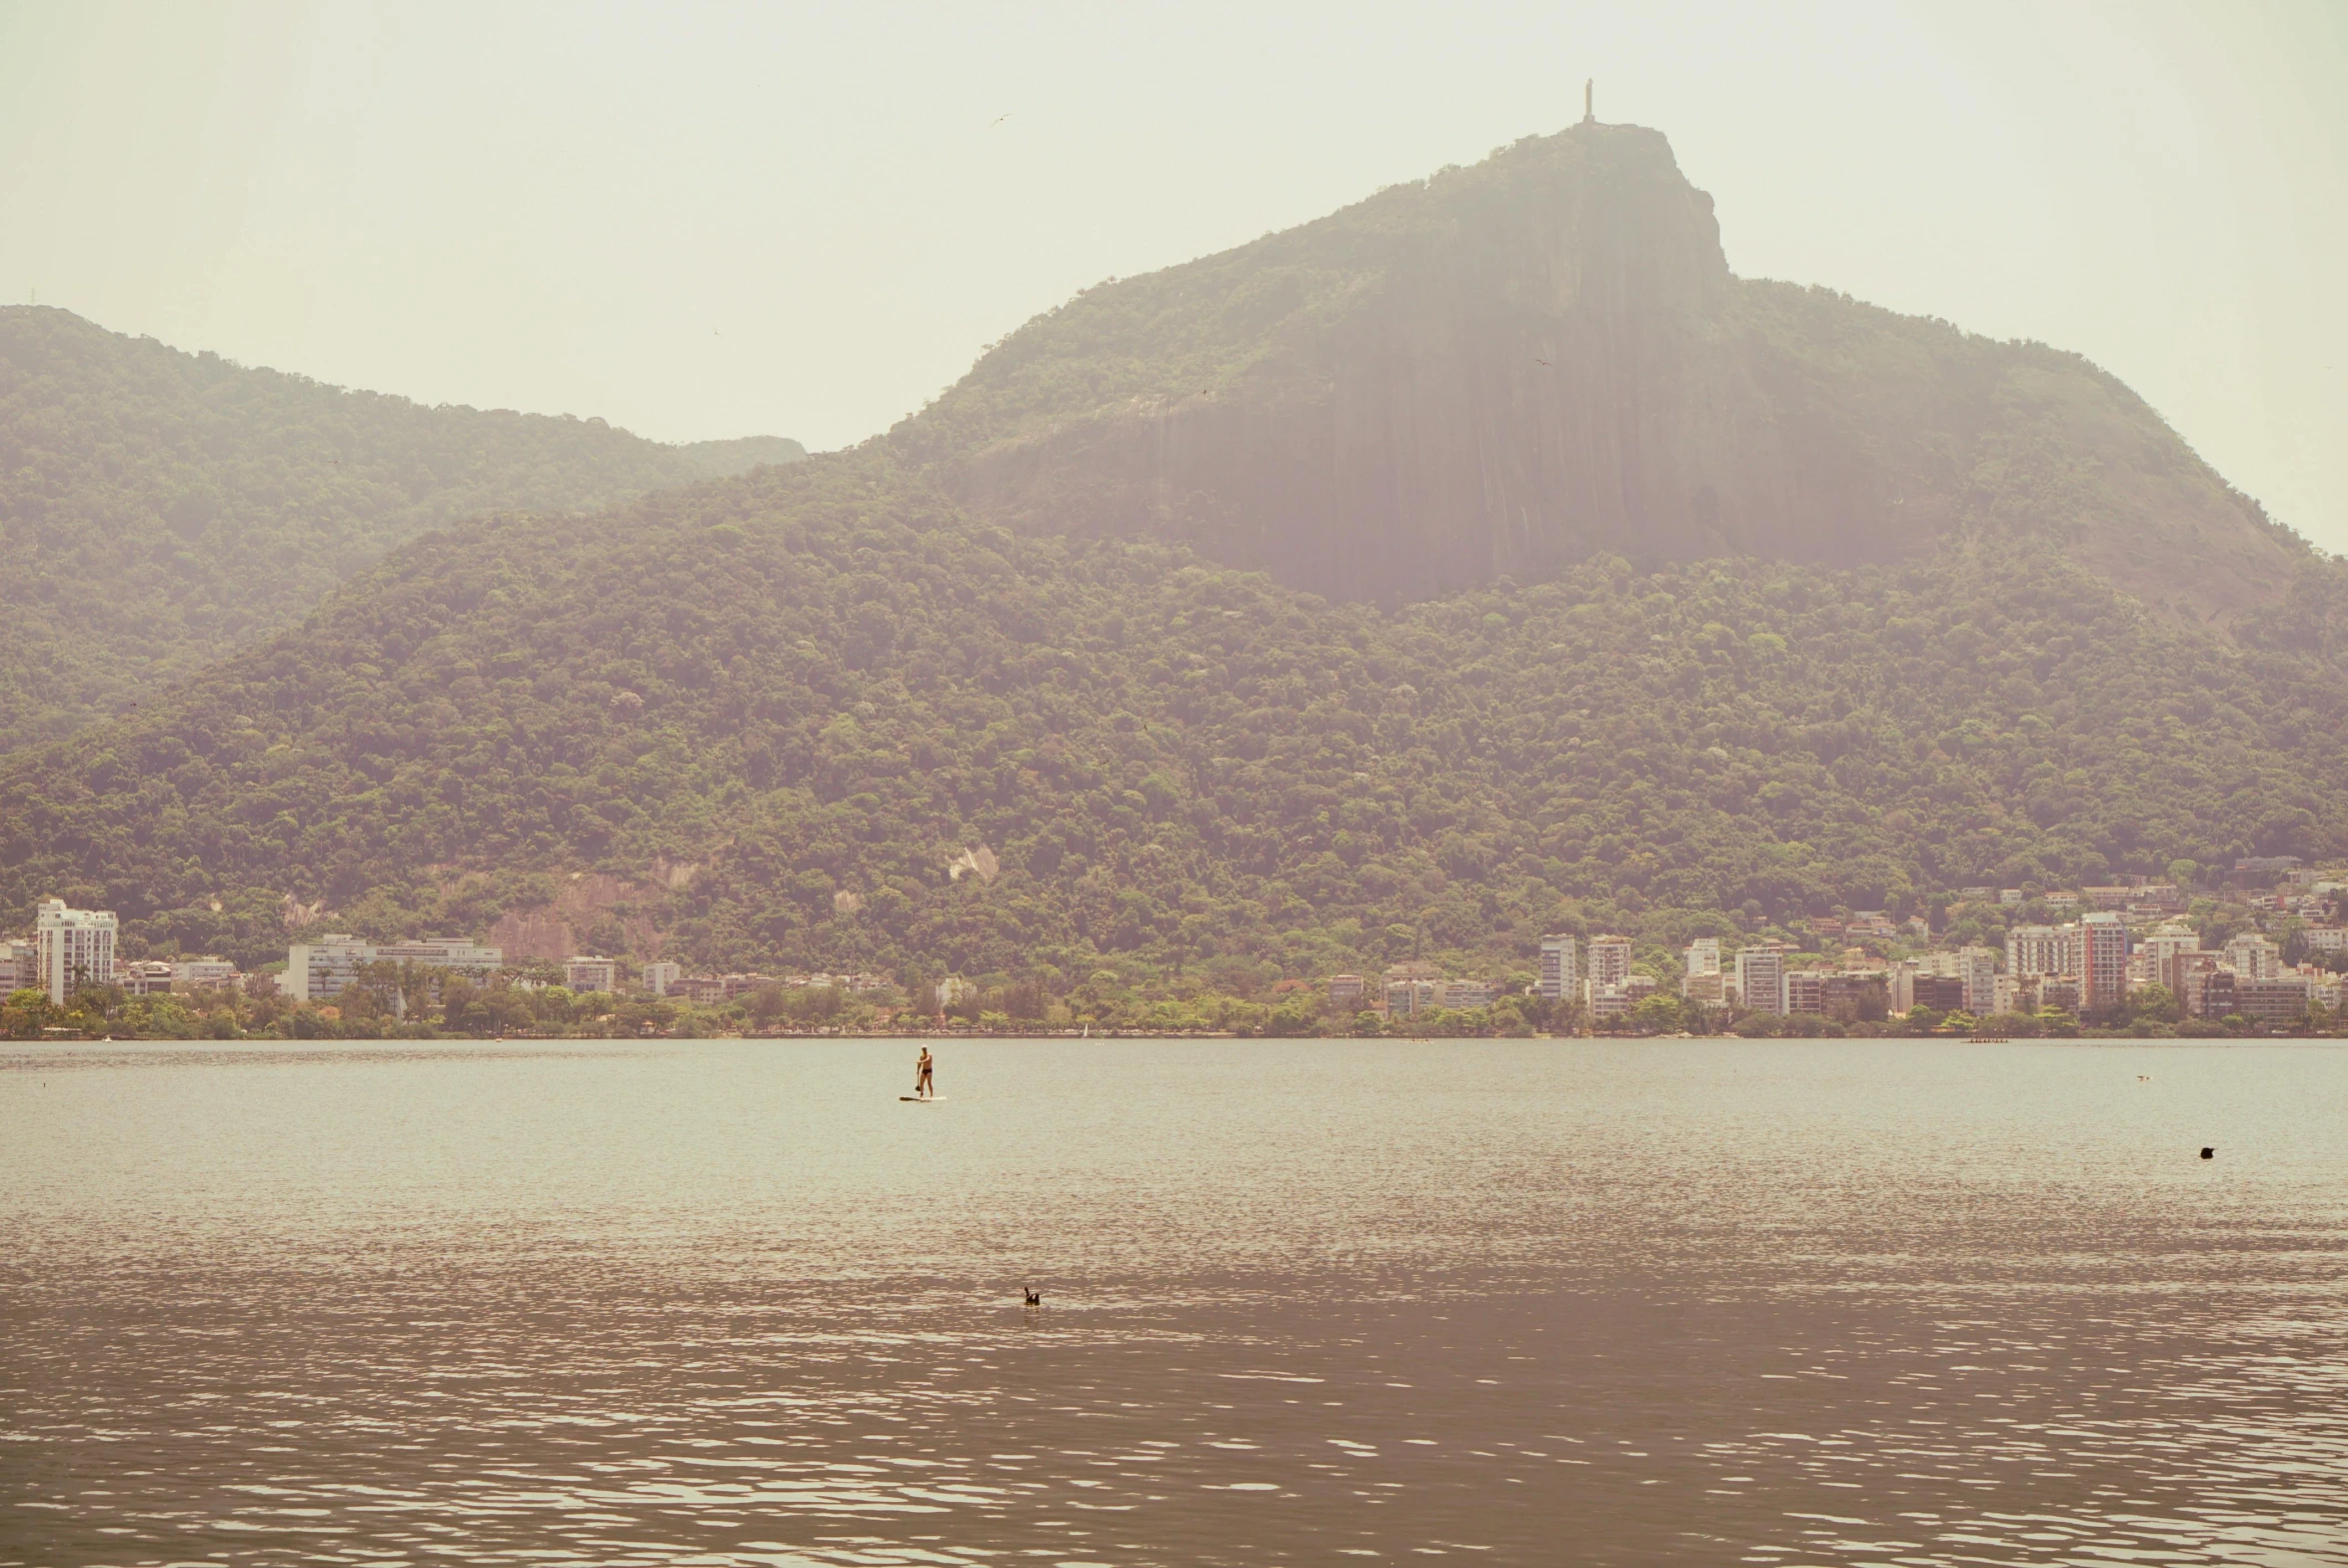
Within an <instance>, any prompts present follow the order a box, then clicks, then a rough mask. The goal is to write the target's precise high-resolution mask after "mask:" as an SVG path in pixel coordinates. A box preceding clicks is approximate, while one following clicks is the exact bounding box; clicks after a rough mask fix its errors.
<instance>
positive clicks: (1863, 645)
mask: <svg viewBox="0 0 2348 1568" xmlns="http://www.w3.org/2000/svg"><path fill="white" fill-rule="evenodd" d="M2344 751H2348V689H2344V688H2343V685H2342V683H2341V682H2340V680H2339V679H2338V676H2337V674H2336V672H2335V671H2334V670H2333V669H2332V667H2331V666H2330V665H2329V664H2328V663H2327V662H2325V661H2324V660H2322V659H2319V658H2317V657H2314V656H2311V655H2304V654H2297V653H2290V652H2262V651H2258V650H2255V649H2253V650H2251V651H2249V652H2247V653H2245V652H2240V651H2236V650H2231V649H2226V648H2223V647H2221V646H2220V645H2218V644H2216V643H2215V642H2213V641H2212V640H2210V639H2208V638H2207V637H2205V636H2201V635H2197V634H2192V633H2187V632H2179V631H2177V630H2174V629H2171V628H2167V627H2164V626H2163V625H2161V624H2160V623H2158V622H2157V621H2156V620H2155V619H2153V618H2151V617H2148V616H2147V615H2145V614H2144V612H2143V611H2142V610H2141V608H2140V607H2139V606H2137V605H2136V604H2134V603H2133V602H2132V601H2130V600H2129V599H2127V598H2126V597H2124V596H2121V595H2119V594H2117V593H2115V592H2113V591H2111V590H2110V589H2108V588H2105V587H2103V586H2101V585H2099V584H2097V583H2095V582H2094V581H2093V580H2092V579H2091V578H2089V577H2088V576H2087V575H2086V574H2085V573H2084V572H2082V571H2081V570H2080V569H2078V568H2077V567H2075V566H2073V565H2071V564H2069V563H2068V562H2067V561H2065V560H2064V559H2063V558H2062V557H2061V556H2060V555H2059V554H2058V553H2056V552H2054V551H2053V550H2051V549H2048V548H2045V547H2040V546H2032V545H2027V544H2020V543H2015V542H2012V541H1998V542H1991V543H1987V544H1982V545H1979V546H1977V547H1974V548H1971V549H1967V550H1962V551H1958V550H1950V551H1946V552H1943V553H1941V554H1939V555H1936V556H1934V557H1932V558H1929V559H1926V560H1922V561H1916V562H1910V563H1906V564H1902V565H1899V566H1894V567H1863V568H1857V569H1853V570H1848V571H1825V570H1818V569H1810V568H1792V567H1786V566H1783V565H1778V566H1770V565H1766V564H1763V563H1758V562H1754V561H1751V560H1723V561H1715V562H1706V563H1698V564H1693V565H1689V566H1683V567H1679V566H1675V567H1665V568H1662V569H1659V570H1656V571H1653V572H1646V573H1641V572H1636V571H1633V570H1631V568H1630V567H1629V566H1628V564H1627V563H1624V562H1622V561H1619V560H1615V559H1604V560H1600V561H1596V562H1593V563H1591V564H1590V565H1589V566H1588V568H1587V569H1585V570H1583V571H1581V572H1578V573H1576V574H1574V575H1573V576H1572V577H1570V578H1569V579H1567V580H1564V581H1560V582H1556V583H1550V584H1542V585H1532V586H1518V585H1495V586H1491V587H1488V588H1484V589H1481V590H1476V591H1472V592H1468V593H1465V594H1461V595H1458V596H1454V597H1452V598H1448V599H1445V600H1443V601H1439V602H1430V603H1424V604H1420V605H1417V606H1414V607H1411V608H1409V609H1407V610H1405V611H1401V612H1395V613H1387V612H1382V611H1379V610H1376V609H1374V608H1371V607H1366V606H1360V605H1332V604H1330V603H1328V602H1326V601H1323V600H1320V599H1318V598H1315V597H1313V596H1310V595H1304V594H1300V593H1297V592H1295V591H1292V590H1289V589H1285V588H1282V587H1280V586H1278V585H1277V584H1275V583H1273V582H1271V581H1270V580H1268V579H1266V578H1264V577H1262V576H1259V575H1250V574H1242V573H1237V572H1233V571H1230V570H1227V569H1222V568H1217V567H1214V566H1211V565H1208V564H1205V563H1203V562H1201V561H1199V560H1198V559H1197V558H1195V557H1194V556H1192V555H1191V554H1190V553H1188V552H1187V551H1185V550H1183V549H1182V548H1180V547H1177V546H1172V545H1167V544H1163V543H1159V542H1154V541H1139V542H1136V541H1115V540H1110V541H1103V540H1071V539H1065V538H1052V537H1039V536H1031V535H1022V534H1019V533H1016V532H1014V531H1009V530H1005V529H1002V528H1000V527H997V526H995V525H992V524H990V523H988V522H987V521H986V520H984V519H979V518H973V517H971V516H970V515H968V514H966V513H964V512H963V511H962V510H961V509H959V508H957V507H956V506H955V505H954V504H953V503H951V502H950V501H949V500H947V499H946V498H945V497H943V496H942V495H940V494H939V493H937V492H936V491H935V490H934V489H932V488H930V487H928V486H927V485H926V484H924V483H923V482H922V481H921V479H920V478H919V476H918V475H914V474H910V473H908V472H906V471H905V470H904V469H902V468H901V467H899V466H898V465H896V464H895V463H894V462H893V461H892V460H890V459H889V458H888V457H887V456H886V454H884V453H878V452H867V453H864V454H857V455H843V456H836V457H831V458H821V459H816V460H813V461H811V462H808V463H803V464H798V465H794V466H792V467H790V468H788V469H769V470H762V471H760V472H759V473H757V474H754V475H749V476H745V477H743V478H740V479H736V480H731V481H726V482H721V483H715V484H710V485H705V486H701V487H697V488H694V489H690V490H684V491H676V492H666V493H663V494H660V495H657V496H653V497H649V498H646V499H645V500H643V501H640V502H638V503H635V504H634V505H632V506H629V507H625V508H621V509H619V510H617V511H614V512H612V513H609V514H605V515H602V516H598V517H595V518H590V519H584V520H577V519H565V520H547V519H531V518H515V519H502V520H499V521H497V522H496V523H495V524H493V525H491V526H486V527H478V528H469V529H465V530H460V531H454V532H450V533H444V534H436V535H433V536H430V537H428V538H426V539H423V540H420V541H418V542H416V543H415V544H412V545H410V546H408V547H406V548H405V549H403V550H401V551H400V552H398V553H397V554H396V555H395V556H393V557H392V558H391V559H390V560H388V561H387V562H385V563H384V564H382V565H381V566H378V567H377V568H375V569H373V570H372V571H370V572H369V573H367V574H365V575H364V576H363V577H362V578H361V579H360V580H359V581H357V582H355V583H353V584H352V585H350V586H349V587H347V588H346V589H344V590H343V591H341V592H340V593H338V594H337V595H336V596H334V597H333V598H332V599H330V600H329V601H328V602H327V603H326V605H325V606H323V607H322V608H321V609H320V610H319V612H318V613H317V614H316V615H315V616H313V617H312V618H311V620H310V621H309V622H308V623H307V624H306V625H305V626H303V627H302V628H300V629H298V630H296V631H293V632H290V633H287V634H285V635H283V636H281V637H280V638H278V639H277V640H276V641H275V642H273V643H272V644H270V645H268V646H266V647H262V648H257V649H254V650H251V651H248V652H246V653H243V654H240V655H238V656H236V657H235V658H234V659H232V660H231V661H230V662H229V663H228V664H226V665H225V666H223V667H222V668H220V669H219V670H217V671H214V672H212V673H210V674H209V675H208V676H206V677H205V678H204V679H203V680H202V681H200V682H198V683H196V684H194V685H193V686H191V687H189V688H187V689H185V690H183V691H180V692H177V693H174V694H172V695H170V696H168V697H167V698H165V699H164V700H162V701H160V702H158V703H156V704H153V705H151V706H150V707H149V708H148V709H146V710H144V711H142V712H140V713H138V714H135V715H132V716H129V717H127V718H125V719H122V720H118V721H115V722H113V723H111V724H109V725H107V726H105V727H103V728H102V729H100V730H97V731H95V732H93V733H91V734H89V735H87V736H85V737H79V738H76V739H75V740H74V741H72V742H70V743H66V744H63V745H58V746H53V747H50V748H47V749H45V750H43V751H40V752H38V753H33V754H27V755H25V756H22V757H19V758H18V759H15V760H14V761H13V762H12V763H11V764H10V765H9V766H8V767H7V769H6V770H5V771H4V772H0V802H5V804H4V806H0V843H4V844H5V845H6V854H7V859H8V863H7V865H6V866H5V868H4V871H0V901H6V902H8V903H10V904H12V905H14V906H18V907H23V906H25V905H26V904H27V902H28V900H30V899H32V898H34V897H36V896H38V895H40V894H42V893H46V892H51V891H61V892H64V893H66V894H67V895H68V896H70V897H74V898H77V899H83V900H88V901H90V902H95V903H101V904H105V905H108V906H112V907H116V908H119V909H121V910H123V911H124V913H125V914H126V915H127V916H129V917H130V918H131V921H132V928H133V930H134V932H135V933H136V934H138V935H139V936H140V937H141V938H142V939H150V938H151V939H159V940H160V939H168V940H172V941H177V942H180V943H182V944H183V945H185V946H187V947H190V948H207V949H213V950H218V949H220V948H222V947H224V946H225V947H229V948H232V949H234V950H236V951H238V952H239V955H241V956H245V957H247V958H248V959H251V958H259V957H263V956H266V955H268V954H269V953H271V952H273V951H274V950H275V949H276V948H277V947H279V946H280V945H282V942H283V941H284V939H285V933H284V930H283V928H282V926H281V925H280V923H279V921H278V919H277V909H278V905H279V899H280V897H281V895H290V896H291V897H292V898H294V899H297V900H299V901H301V902H303V903H306V904H310V903H320V902H323V903H324V904H325V905H326V906H327V908H329V909H330V910H333V911H335V918H334V919H333V921H332V924H333V927H334V928H337V929H340V928H345V927H355V928H360V929H368V928H374V929H379V930H382V931H384V932H386V933H389V932H392V931H395V930H414V929H418V928H422V927H424V926H428V925H435V924H439V923H442V922H444V921H446V922H449V923H464V924H468V925H471V926H474V927H476V928H478V927H479V926H480V925H481V924H483V923H485V922H486V921H487V919H488V918H489V917H491V916H492V915H494V914H495V913H496V912H497V910H498V909H499V908H500V907H501V906H511V905H513V904H516V903H519V902H527V901H530V900H534V899H538V898H542V897H544V896H546V893H547V891H548V888H549V886H550V885H551V884H550V882H549V880H548V878H550V877H552V878H559V877H562V876H564V875H565V874H567V873H569V872H573V871H580V870H589V869H597V870H604V871H608V872H611V873H613V874H614V875H616V876H618V877H621V878H625V879H627V880H628V881H630V882H631V883H633V884H634V885H635V887H636V889H637V892H636V894H635V900H634V901H633V902H632V903H631V904H629V905H628V907H626V908H625V909H624V910H622V911H621V912H622V913H623V914H624V915H625V916H626V922H627V928H628V929H629V930H630V932H631V933H632V934H633V936H634V938H635V939H636V940H637V942H638V944H639V946H640V948H645V947H648V946H649V945H650V944H651V943H653V942H656V941H657V942H660V943H662V944H665V947H666V950H668V951H671V952H679V951H682V952H684V953H687V954H689V955H691V956H692V957H693V958H694V959H696V960H698V961H701V962H706V963H711V964H720V965H727V966H742V965H760V966H765V967H770V968H772V967H777V966H782V965H789V964H808V965H816V966H826V967H832V966H851V965H853V966H865V965H899V964H906V965H917V966H918V965H921V964H925V963H929V964H938V965H944V966H950V967H953V968H957V969H962V970H965V971H979V970H987V969H1003V970H1017V969H1022V968H1027V967H1032V966H1037V965H1042V966H1045V967H1047V968H1048V969H1050V970H1052V971H1055V972H1057V973H1059V974H1060V975H1062V976H1063V977H1066V976H1069V975H1078V976H1081V975H1082V974H1083V973H1084V972H1087V966H1088V965H1092V964H1095V963H1100V962H1108V963H1119V962H1134V961H1147V962H1149V963H1156V964H1171V963H1175V962H1179V963H1183V964H1189V965H1196V964H1201V963H1205V964H1210V965H1211V964H1215V963H1220V964H1225V965H1236V966H1239V967H1240V968H1250V967H1251V968H1252V970H1254V971H1257V972H1260V971H1263V970H1266V969H1267V968H1268V969H1284V970H1285V971H1287V972H1291V973H1317V972H1325V971H1327V970H1329V969H1332V968H1344V967H1359V966H1361V965H1375V964H1377V963H1379V962H1382V961H1385V960H1387V959H1390V958H1392V957H1396V956H1402V955H1407V954H1409V953H1411V952H1416V951H1425V952H1430V953H1431V952H1436V951H1456V952H1462V953H1482V954H1487V955H1496V956H1502V957H1508V956H1516V955H1521V954H1522V953H1524V952H1525V951H1527V950H1529V944H1530V943H1531V941H1532V938H1533V937H1534V936H1535V935H1537V933H1538V932H1539V931H1540V930H1541V929H1543V928H1546V927H1548V926H1549V925H1551V924H1552V923H1553V922H1556V921H1559V920H1565V919H1596V920H1603V921H1607V922H1612V921H1615V920H1621V921H1624V922H1630V923H1634V924H1637V925H1639V926H1640V927H1641V928H1645V929H1662V930H1671V929H1686V928H1689V927H1690V926H1691V925H1697V926H1700V925H1703V924H1705V923H1707V922H1709V923H1711V924H1712V925H1714V926H1718V925H1719V924H1720V923H1721V922H1725V923H1726V924H1727V925H1728V926H1730V927H1733V926H1734V925H1735V924H1736V923H1738V922H1740V921H1746V920H1759V919H1761V918H1764V917H1767V916H1772V915H1778V914H1783V913H1788V912H1794V911H1798V910H1800V909H1803V908H1808V907H1824V906H1829V905H1833V904H1849V905H1856V906H1867V907H1882V906H1888V907H1890V908H1892V909H1895V910H1898V909H1903V908H1908V907H1912V906H1914V905H1916V904H1917V903H1918V902H1919V901H1920V899H1921V898H1922V897H1923V895H1925V894H1926V893H1927V892H1929V891H1930V890H1932V889H1936V888H1944V887H1950V886H1955V885H1962V884H1965V883H1971V882H1982V881H1993V882H1998V883H2002V884H2005V885H2018V884H2020V883H2023V882H2025V881H2032V880H2037V881H2044V882H2047V883H2050V884H2051V883H2057V882H2069V881H2071V880H2074V879H2078V878H2087V879H2094V878H2099V877H2102V876H2105V875H2108V874H2110V873H2112V872H2116V871H2120V870H2125V869H2137V870H2157V869H2159V868H2160V867H2162V866H2164V865H2166V864H2167V862H2168V861H2169V860H2171V859H2172V858H2175V857H2178V856H2190V857H2193V858H2196V859H2201V860H2205V861H2217V860H2222V859H2224V858H2225V857H2226V856H2229V855H2231V854H2235V853H2246V852H2251V851H2261V852H2266V851H2288V852H2296V853H2301V854H2314V853H2320V852H2337V851H2340V850H2344V849H2348V804H2343V802H2342V800H2341V799H2340V797H2339V795H2338V793H2337V791H2336V790H2335V789H2333V788H2332V787H2331V781H2333V780H2335V779H2337V778H2338V777H2339V773H2340V770H2341V766H2342V764H2343V763H2344V762H2348V756H2344V755H2343V753H2344ZM958 861H960V862H962V863H963V865H964V867H965V869H964V870H963V871H960V872H958V871H957V870H956V869H955V864H956V862H958ZM974 864H976V865H977V866H978V867H979V869H971V868H970V867H972V866H973V865H974ZM988 866H994V867H997V868H998V869H997V870H996V871H995V873H994V874H992V875H987V874H983V871H984V869H985V868H986V867H988ZM523 873H531V874H523ZM216 902H217V903H218V904H219V908H217V909H215V908H214V907H213V905H214V904H215V903H216Z"/></svg>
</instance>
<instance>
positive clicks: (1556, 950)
mask: <svg viewBox="0 0 2348 1568" xmlns="http://www.w3.org/2000/svg"><path fill="white" fill-rule="evenodd" d="M1535 989H1537V990H1538V991H1539V992H1540V994H1542V995H1543V996H1546V997H1547V998H1548V999H1549V1000H1551V1001H1563V1000H1565V999H1566V998H1567V997H1570V996H1579V995H1580V994H1581V965H1580V962H1579V961H1578V954H1577V953H1576V950H1575V944H1574V940H1573V938H1572V937H1570V936H1566V935H1561V934H1560V935H1550V936H1543V937H1542V938H1541V977H1540V983H1539V985H1537V986H1536V987H1535Z"/></svg>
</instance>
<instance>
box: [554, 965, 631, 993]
mask: <svg viewBox="0 0 2348 1568" xmlns="http://www.w3.org/2000/svg"><path fill="white" fill-rule="evenodd" d="M563 983H564V984H565V985H568V986H569V987H571V989H572V991H573V992H574V993H583V992H586V991H607V992H608V991H616V990H618V989H619V988H620V960H619V959H617V958H570V959H567V960H565V961H564V964H563Z"/></svg>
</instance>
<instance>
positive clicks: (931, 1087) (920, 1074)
mask: <svg viewBox="0 0 2348 1568" xmlns="http://www.w3.org/2000/svg"><path fill="white" fill-rule="evenodd" d="M914 1066H915V1068H916V1072H915V1075H914V1094H915V1095H916V1097H918V1098H921V1099H928V1098H929V1097H930V1096H931V1095H933V1094H935V1093H937V1092H938V1088H937V1085H936V1084H933V1083H932V1082H931V1081H930V1047H929V1046H927V1045H924V1046H923V1047H922V1059H921V1060H920V1061H917V1062H915V1063H914Z"/></svg>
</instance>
